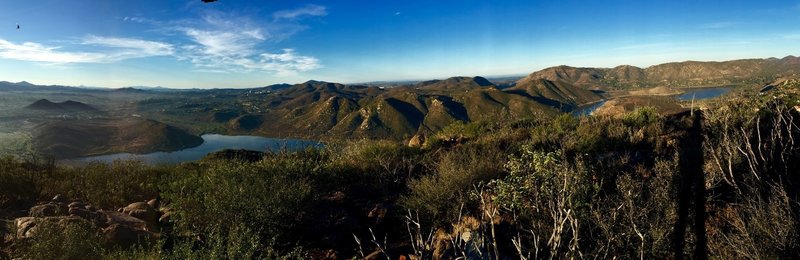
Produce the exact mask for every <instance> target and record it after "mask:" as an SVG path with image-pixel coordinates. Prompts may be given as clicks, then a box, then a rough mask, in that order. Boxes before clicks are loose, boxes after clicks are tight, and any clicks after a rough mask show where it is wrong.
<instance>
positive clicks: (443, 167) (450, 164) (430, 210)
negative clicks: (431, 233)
mask: <svg viewBox="0 0 800 260" xmlns="http://www.w3.org/2000/svg"><path fill="white" fill-rule="evenodd" d="M504 160H505V156H504V154H503V153H502V151H500V150H498V149H497V148H496V147H492V146H488V145H465V146H460V147H458V148H455V149H453V150H452V151H447V152H445V153H444V154H443V155H442V157H441V159H440V160H439V161H438V163H437V164H436V170H435V172H434V173H433V174H430V175H425V176H422V177H421V178H419V179H415V180H412V181H411V182H409V185H408V187H409V190H410V193H409V194H408V195H407V196H404V197H402V198H401V200H400V204H401V205H402V206H403V207H405V208H407V209H411V210H414V211H419V213H420V215H422V216H424V217H425V218H426V220H429V221H432V222H434V224H438V225H441V224H444V223H445V222H446V221H453V220H455V219H457V216H458V215H459V214H461V213H462V212H461V208H462V207H463V206H465V204H467V203H468V195H469V193H470V192H471V191H472V190H473V189H474V188H475V185H477V184H478V183H480V182H485V181H489V180H492V179H496V178H499V177H502V174H503V172H502V170H501V165H502V163H503V161H504Z"/></svg>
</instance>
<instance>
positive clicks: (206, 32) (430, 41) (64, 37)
mask: <svg viewBox="0 0 800 260" xmlns="http://www.w3.org/2000/svg"><path fill="white" fill-rule="evenodd" d="M17 25H19V29H17ZM799 25H800V2H799V1H739V0H727V1H682V0H673V1H660V0H654V1H639V0H619V1H614V0H598V1H584V0H564V1H535V0H521V1H472V0H452V1H451V0H437V1H415V0H403V1H389V0H372V1H347V0H338V1H321V0H318V1H300V0H270V1H267V0H246V1H245V0H218V1H217V2H213V3H207V4H206V3H203V2H202V1H201V0H137V1H133V0H103V1H97V0H2V1H0V80H2V81H11V82H18V81H28V82H31V83H34V84H42V85H71V86H81V85H82V86H94V87H114V88H117V87H126V86H163V87H171V88H243V87H259V86H266V85H270V84H277V83H301V82H305V81H307V80H312V79H313V80H323V81H330V82H340V83H360V82H372V81H396V80H424V79H435V78H447V77H451V76H487V77H491V76H505V75H524V74H528V73H531V72H533V71H536V70H540V69H543V68H546V67H550V66H556V65H570V66H584V67H614V66H616V65H621V64H629V65H635V66H640V67H647V66H650V65H655V64H659V63H664V62H675V61H685V60H700V61H724V60H733V59H743V58H769V57H777V58H781V57H784V56H787V55H800V26H799Z"/></svg>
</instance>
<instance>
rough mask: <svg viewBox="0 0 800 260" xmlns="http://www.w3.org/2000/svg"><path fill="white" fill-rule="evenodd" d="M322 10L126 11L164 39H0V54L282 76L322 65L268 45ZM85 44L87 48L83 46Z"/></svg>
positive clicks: (15, 57) (54, 61)
mask: <svg viewBox="0 0 800 260" xmlns="http://www.w3.org/2000/svg"><path fill="white" fill-rule="evenodd" d="M326 14H327V10H326V8H325V7H324V6H320V5H306V6H303V7H301V8H296V9H290V10H281V11H277V12H274V13H273V15H272V18H273V20H271V21H270V20H267V21H263V22H262V23H258V22H255V21H253V20H251V19H248V18H247V17H240V16H235V15H230V14H225V13H206V14H205V15H203V16H201V18H200V19H193V20H175V21H156V20H153V19H149V18H144V17H134V16H126V17H123V18H120V19H122V20H123V21H128V22H135V23H142V24H149V25H152V26H156V25H158V27H159V28H157V29H156V30H154V31H149V32H151V33H155V34H161V35H163V36H166V37H167V38H168V39H169V42H165V41H153V40H148V39H141V38H125V37H107V36H99V35H88V36H84V37H82V38H79V39H78V41H60V42H59V43H57V44H61V45H59V46H56V45H45V44H41V43H35V42H24V43H13V42H10V41H7V40H3V39H0V58H3V59H13V60H21V61H31V62H40V63H45V64H70V63H113V62H118V61H124V60H129V59H136V58H146V57H155V56H168V57H174V58H175V59H177V60H180V61H188V62H190V63H191V64H192V65H193V66H194V67H196V68H197V69H198V70H202V71H215V72H253V71H265V72H274V73H277V74H281V75H287V74H294V73H297V72H304V71H309V70H314V69H317V68H321V67H322V65H321V62H320V60H319V59H317V58H315V57H313V56H307V55H301V54H299V53H298V52H297V50H296V49H294V48H285V47H284V48H269V47H270V46H271V45H274V44H275V43H277V42H280V41H282V40H284V39H286V38H288V37H291V36H292V35H294V34H295V33H297V32H299V31H302V30H304V29H305V28H306V26H305V25H303V24H301V20H302V19H304V18H306V17H318V16H324V15H326ZM87 49H88V51H86V50H87Z"/></svg>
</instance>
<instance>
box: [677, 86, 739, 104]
mask: <svg viewBox="0 0 800 260" xmlns="http://www.w3.org/2000/svg"><path fill="white" fill-rule="evenodd" d="M684 91H686V92H683V94H680V95H678V97H677V98H678V100H680V101H691V100H692V99H694V100H701V99H708V98H715V97H719V96H722V95H724V94H725V93H728V92H730V91H731V88H730V87H716V88H698V89H684Z"/></svg>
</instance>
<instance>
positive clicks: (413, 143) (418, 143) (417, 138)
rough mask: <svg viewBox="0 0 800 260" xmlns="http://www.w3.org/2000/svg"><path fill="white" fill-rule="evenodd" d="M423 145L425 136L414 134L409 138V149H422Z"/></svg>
mask: <svg viewBox="0 0 800 260" xmlns="http://www.w3.org/2000/svg"><path fill="white" fill-rule="evenodd" d="M424 143H425V136H423V135H421V134H416V135H414V136H413V137H411V140H408V146H410V147H422V144H424Z"/></svg>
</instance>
